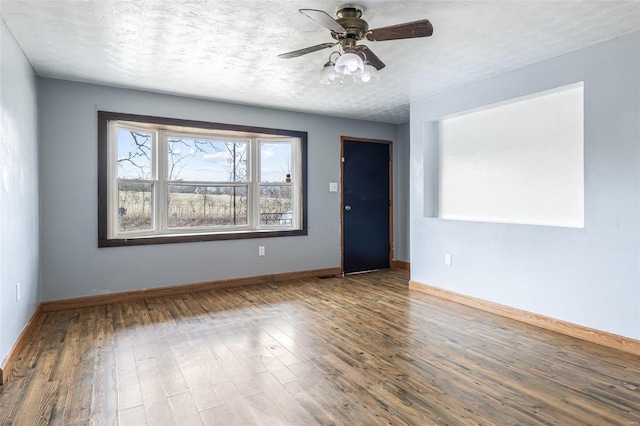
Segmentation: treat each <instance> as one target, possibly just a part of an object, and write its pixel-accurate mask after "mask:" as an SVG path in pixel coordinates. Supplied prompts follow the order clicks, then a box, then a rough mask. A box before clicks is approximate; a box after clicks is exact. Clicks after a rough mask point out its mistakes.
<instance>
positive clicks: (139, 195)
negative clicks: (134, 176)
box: [118, 182, 153, 232]
mask: <svg viewBox="0 0 640 426" xmlns="http://www.w3.org/2000/svg"><path fill="white" fill-rule="evenodd" d="M152 204H153V184H152V183H135V182H118V224H119V229H120V232H131V231H148V230H150V229H153V225H152V222H151V211H152V209H153V205H152Z"/></svg>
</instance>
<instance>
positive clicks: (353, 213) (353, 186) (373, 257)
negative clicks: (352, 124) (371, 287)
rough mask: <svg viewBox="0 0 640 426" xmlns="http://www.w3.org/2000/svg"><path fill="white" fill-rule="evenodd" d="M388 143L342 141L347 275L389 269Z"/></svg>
mask: <svg viewBox="0 0 640 426" xmlns="http://www.w3.org/2000/svg"><path fill="white" fill-rule="evenodd" d="M390 149H391V144H390V143H389V142H368V141H358V140H349V139H344V140H343V142H342V154H343V165H342V201H343V202H342V207H343V212H342V214H343V219H342V233H343V234H342V242H343V249H342V253H343V268H344V273H346V274H348V273H353V272H363V271H372V270H375V269H384V268H388V267H389V261H390V254H391V247H390V242H389V241H390V226H389V225H390V224H389V221H390V209H391V200H390V190H389V184H390V180H389V175H390V158H391V156H390Z"/></svg>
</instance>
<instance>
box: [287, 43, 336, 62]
mask: <svg viewBox="0 0 640 426" xmlns="http://www.w3.org/2000/svg"><path fill="white" fill-rule="evenodd" d="M335 45H336V43H322V44H318V45H316V46H311V47H306V48H304V49H300V50H294V51H293V52H288V53H282V54H280V55H278V58H282V59H291V58H297V57H298V56H302V55H306V54H307V53H311V52H315V51H318V50H322V49H326V48H328V47H333V46H335Z"/></svg>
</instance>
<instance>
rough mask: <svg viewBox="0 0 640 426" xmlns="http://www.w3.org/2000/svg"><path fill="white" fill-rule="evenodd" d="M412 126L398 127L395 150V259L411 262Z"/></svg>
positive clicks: (403, 125) (406, 124) (405, 124)
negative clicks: (410, 157) (410, 187)
mask: <svg viewBox="0 0 640 426" xmlns="http://www.w3.org/2000/svg"><path fill="white" fill-rule="evenodd" d="M410 129H411V127H410V125H409V123H404V124H400V125H398V138H397V141H398V142H397V143H396V144H395V147H394V150H393V175H394V179H395V180H394V190H393V230H394V233H396V234H397V235H394V237H395V238H394V240H395V241H394V243H395V245H394V247H393V258H394V259H395V260H401V261H403V262H409V237H410V233H409V152H410V149H409V144H410V142H411V138H410Z"/></svg>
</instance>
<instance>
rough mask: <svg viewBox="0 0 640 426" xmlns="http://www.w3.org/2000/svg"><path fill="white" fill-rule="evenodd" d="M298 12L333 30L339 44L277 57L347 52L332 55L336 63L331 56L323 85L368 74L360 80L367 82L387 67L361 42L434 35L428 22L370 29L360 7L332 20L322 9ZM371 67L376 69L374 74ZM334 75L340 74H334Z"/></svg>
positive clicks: (340, 13)
mask: <svg viewBox="0 0 640 426" xmlns="http://www.w3.org/2000/svg"><path fill="white" fill-rule="evenodd" d="M299 11H300V13H302V14H303V15H305V16H307V17H308V18H310V19H312V20H314V21H316V22H317V23H319V24H320V25H322V26H323V27H325V28H327V29H328V30H329V31H331V37H333V38H334V39H336V40H337V41H336V42H335V43H322V44H318V45H315V46H311V47H307V48H304V49H299V50H294V51H293V52H288V53H282V54H280V55H278V57H279V58H282V59H290V58H297V57H298V56H302V55H306V54H307V53H311V52H316V51H318V50H322V49H327V48H330V47H333V46H336V45H340V47H341V48H342V51H343V52H344V53H342V54H340V53H339V52H332V54H331V55H333V54H334V53H337V54H338V55H339V57H338V58H337V60H336V62H335V64H334V63H333V61H332V60H331V55H329V61H328V62H327V63H326V64H325V66H324V69H323V70H322V72H321V73H322V74H321V75H322V76H323V77H327V78H324V80H325V81H323V79H321V81H320V82H321V83H322V82H325V83H330V82H332V81H333V80H335V79H337V78H339V77H341V76H342V75H352V76H358V75H365V77H362V78H361V80H362V81H368V80H363V79H364V78H366V76H367V72H370V73H373V72H376V71H379V70H381V69H382V68H384V67H385V64H384V62H382V61H381V60H380V58H378V57H377V56H376V54H375V53H373V52H372V51H371V49H369V48H368V47H367V46H365V45H358V44H357V42H358V41H360V40H363V39H364V40H367V41H386V40H401V39H406V38H417V37H429V36H430V35H432V34H433V26H432V25H431V22H429V21H428V20H427V19H421V20H419V21H413V22H407V23H404V24H398V25H392V26H389V27H382V28H376V29H373V30H370V29H369V24H367V21H365V20H364V19H362V10H360V9H358V8H357V7H343V8H341V9H339V10H338V11H337V12H336V16H337V17H338V18H337V19H333V18H332V17H331V16H329V14H327V13H326V12H323V11H322V10H316V9H300V10H299ZM371 68H374V69H375V71H374V70H372V69H371ZM332 72H334V73H337V74H335V75H334V74H332Z"/></svg>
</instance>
